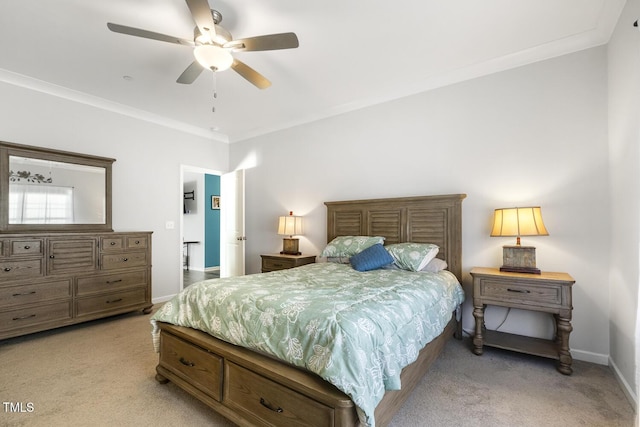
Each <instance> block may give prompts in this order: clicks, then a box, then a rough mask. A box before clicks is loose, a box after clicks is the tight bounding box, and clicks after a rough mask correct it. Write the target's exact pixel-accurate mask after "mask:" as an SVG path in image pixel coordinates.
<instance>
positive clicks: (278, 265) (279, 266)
mask: <svg viewBox="0 0 640 427" xmlns="http://www.w3.org/2000/svg"><path fill="white" fill-rule="evenodd" d="M260 256H261V257H262V272H263V273H268V272H270V271H278V270H286V269H288V268H294V267H300V266H302V265H307V264H313V263H314V262H316V257H315V255H283V254H271V255H260Z"/></svg>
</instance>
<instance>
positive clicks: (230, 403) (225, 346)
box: [156, 194, 466, 427]
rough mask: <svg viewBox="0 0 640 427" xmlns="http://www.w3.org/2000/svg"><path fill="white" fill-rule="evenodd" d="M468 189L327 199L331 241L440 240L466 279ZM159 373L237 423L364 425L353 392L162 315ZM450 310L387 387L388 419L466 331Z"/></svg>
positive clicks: (382, 406) (379, 418)
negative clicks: (397, 383) (394, 386)
mask: <svg viewBox="0 0 640 427" xmlns="http://www.w3.org/2000/svg"><path fill="white" fill-rule="evenodd" d="M465 197H466V196H465V195H464V194H452V195H443V196H424V197H403V198H392V199H374V200H356V201H346V202H327V203H325V204H326V205H327V241H331V240H332V239H333V238H334V237H336V236H344V235H354V236H355V235H370V236H372V235H375V236H384V237H385V238H386V239H385V243H386V244H391V243H399V242H408V241H411V242H421V243H435V244H437V245H438V246H439V247H440V252H439V254H438V257H440V258H442V259H445V260H446V261H447V263H448V264H449V268H448V269H449V270H450V271H451V272H452V273H454V274H455V275H456V276H457V277H458V279H459V280H460V281H461V280H462V264H461V254H462V244H461V242H462V231H461V229H462V226H461V223H462V200H463V199H464V198H465ZM158 325H159V326H160V330H161V333H160V361H159V363H158V366H157V367H156V371H157V375H156V379H157V380H158V381H159V382H160V383H166V382H168V381H172V382H174V383H175V384H176V385H177V386H179V387H180V388H182V389H184V390H185V391H187V392H188V393H190V394H191V395H193V396H195V397H196V398H197V399H199V400H201V401H202V402H204V403H205V404H207V405H208V406H210V407H211V408H213V409H214V410H215V411H216V412H218V413H220V414H221V415H223V416H224V417H226V418H228V419H229V420H231V421H233V422H234V423H236V424H238V425H240V426H269V425H275V426H300V425H313V426H339V427H346V426H359V425H360V421H359V420H358V416H357V413H356V409H355V405H354V403H353V402H352V401H351V399H350V398H349V397H348V396H347V395H345V394H344V393H342V392H341V391H339V390H338V389H337V388H335V387H334V386H333V385H331V384H330V383H328V382H326V381H324V380H323V379H322V378H320V377H319V376H317V375H315V374H313V373H311V372H308V371H305V370H303V369H299V368H297V367H294V366H292V365H289V364H287V363H284V362H281V361H279V360H276V359H274V358H271V357H269V356H265V355H262V354H258V353H256V352H253V351H251V350H248V349H245V348H242V347H238V346H235V345H232V344H229V343H226V342H224V341H221V340H218V339H216V338H214V337H212V336H210V335H208V334H206V333H204V332H201V331H197V330H194V329H191V328H185V327H180V326H175V325H170V324H167V323H161V322H159V323H158ZM460 328H461V321H460V319H456V313H455V312H454V313H452V317H451V320H450V322H449V324H448V325H447V327H446V328H445V330H444V332H443V333H442V334H441V335H439V336H438V337H437V338H436V339H434V340H433V341H431V342H430V343H429V344H427V346H426V347H425V348H424V349H422V350H421V351H420V354H419V356H418V359H417V360H416V361H415V362H414V363H412V364H411V365H409V366H407V367H405V368H404V369H403V371H402V373H401V377H400V378H401V381H402V390H398V391H395V390H394V391H387V392H386V394H385V396H384V398H383V399H382V401H381V402H380V403H379V404H378V406H377V407H376V410H375V418H376V425H377V426H386V425H387V424H388V423H389V422H390V421H391V419H392V418H393V415H394V414H395V413H396V412H397V411H398V409H399V408H400V407H401V406H402V404H403V403H404V401H405V400H406V399H407V397H408V396H409V395H410V394H411V392H412V391H413V389H414V388H415V386H416V385H417V384H418V382H419V381H420V379H421V378H422V377H423V375H424V374H425V373H426V372H427V370H428V369H429V367H430V366H431V364H432V363H433V361H434V360H435V359H436V358H437V357H438V355H439V354H440V352H441V351H442V348H443V347H444V345H445V343H446V342H447V341H448V340H449V339H450V338H451V337H452V336H453V335H454V333H455V334H456V335H457V336H459V337H461V334H460V332H461V331H460Z"/></svg>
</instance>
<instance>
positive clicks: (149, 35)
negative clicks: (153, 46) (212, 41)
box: [107, 22, 194, 46]
mask: <svg viewBox="0 0 640 427" xmlns="http://www.w3.org/2000/svg"><path fill="white" fill-rule="evenodd" d="M107 27H109V29H110V30H111V31H113V32H114V33H121V34H127V35H129V36H136V37H142V38H145V39H152V40H159V41H161V42H167V43H175V44H181V45H185V46H194V43H193V41H191V40H187V39H182V38H180V37H173V36H168V35H166V34H160V33H154V32H153V31H147V30H141V29H140V28H134V27H127V26H126V25H120V24H114V23H112V22H108V23H107Z"/></svg>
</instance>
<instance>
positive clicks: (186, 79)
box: [176, 61, 204, 85]
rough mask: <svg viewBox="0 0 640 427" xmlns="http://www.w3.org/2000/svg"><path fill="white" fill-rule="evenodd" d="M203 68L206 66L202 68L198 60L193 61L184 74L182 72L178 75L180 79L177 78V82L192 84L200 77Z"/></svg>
mask: <svg viewBox="0 0 640 427" xmlns="http://www.w3.org/2000/svg"><path fill="white" fill-rule="evenodd" d="M202 70H204V68H202V66H201V65H200V64H199V63H198V61H193V62H192V63H191V64H190V65H189V66H188V67H187V68H186V69H185V70H184V71H183V72H182V74H180V77H178V80H176V82H178V83H181V84H185V85H190V84H191V83H193V82H194V81H195V80H196V79H197V78H198V76H199V75H200V73H202Z"/></svg>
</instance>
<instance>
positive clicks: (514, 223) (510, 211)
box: [491, 206, 549, 274]
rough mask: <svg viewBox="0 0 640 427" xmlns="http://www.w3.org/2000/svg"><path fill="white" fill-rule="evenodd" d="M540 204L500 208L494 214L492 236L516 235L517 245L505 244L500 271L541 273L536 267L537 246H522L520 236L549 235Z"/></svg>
mask: <svg viewBox="0 0 640 427" xmlns="http://www.w3.org/2000/svg"><path fill="white" fill-rule="evenodd" d="M548 235H549V232H548V231H547V228H546V227H545V225H544V221H542V210H541V209H540V206H530V207H525V208H518V207H516V208H500V209H496V210H495V211H494V214H493V228H492V229H491V237H516V244H515V246H503V247H502V248H503V249H502V258H503V265H502V267H500V271H510V272H516V273H533V274H540V270H539V269H538V268H536V248H535V247H533V246H522V245H521V244H520V236H548Z"/></svg>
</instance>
